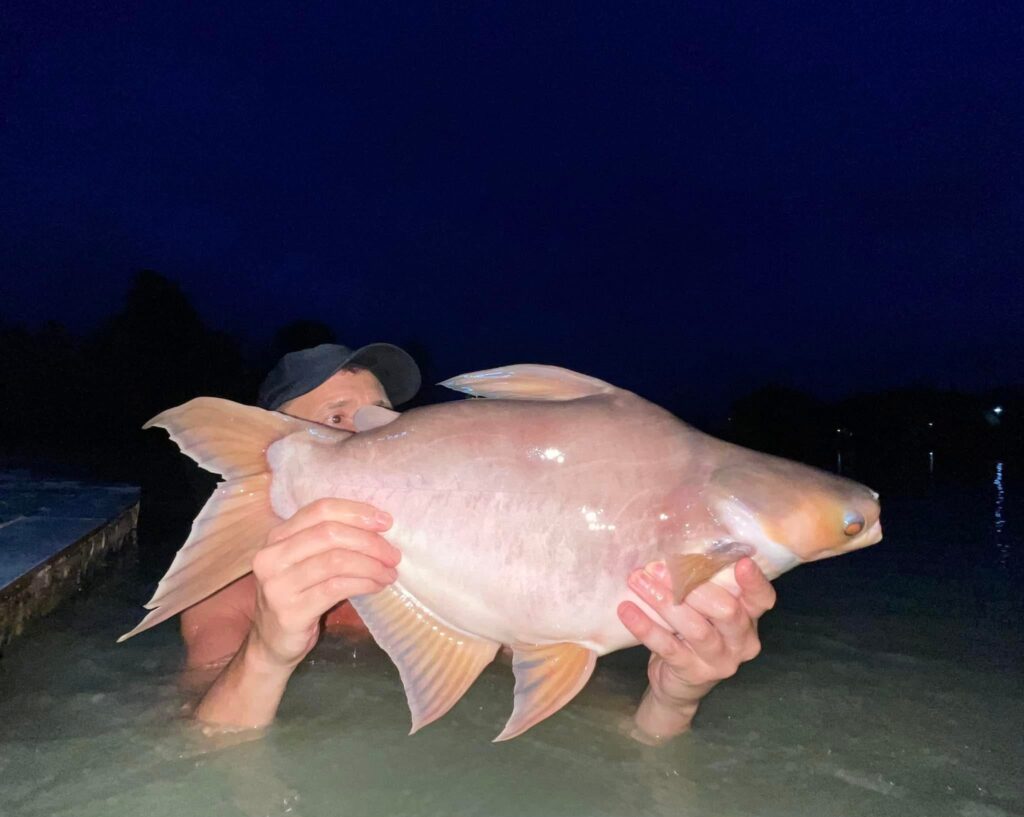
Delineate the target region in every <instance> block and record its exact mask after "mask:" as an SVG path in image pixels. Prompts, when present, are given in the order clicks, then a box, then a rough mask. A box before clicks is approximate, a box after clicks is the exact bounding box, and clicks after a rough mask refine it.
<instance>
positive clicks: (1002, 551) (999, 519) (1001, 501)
mask: <svg viewBox="0 0 1024 817" xmlns="http://www.w3.org/2000/svg"><path fill="white" fill-rule="evenodd" d="M992 485H993V486H995V489H996V507H995V512H994V514H993V517H994V522H995V529H996V550H997V551H999V556H998V559H999V566H1000V567H1004V568H1005V567H1007V566H1008V564H1009V561H1010V546H1009V544H1007V542H1006V541H1005V539H1003V528H1005V527H1006V518H1005V516H1004V515H1003V514H1004V508H1005V507H1006V490H1005V489H1004V487H1003V464H1002V463H1001V462H997V463H996V478H995V479H994V480H992Z"/></svg>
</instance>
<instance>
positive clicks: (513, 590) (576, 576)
mask: <svg viewBox="0 0 1024 817" xmlns="http://www.w3.org/2000/svg"><path fill="white" fill-rule="evenodd" d="M444 385H446V386H448V387H450V388H453V389H457V390H459V391H463V392H465V393H467V394H470V395H473V396H476V397H484V398H489V399H484V400H464V401H458V402H453V403H443V404H439V405H434V406H427V407H423V408H417V409H413V410H411V411H408V412H405V413H403V414H401V415H399V414H397V413H395V412H390V411H388V410H387V409H381V408H378V407H367V408H366V409H363V410H361V411H360V412H359V413H358V414H357V416H356V423H357V428H359V429H360V431H359V432H358V433H355V434H352V433H349V432H344V431H339V430H337V429H332V428H328V427H325V426H321V425H317V424H315V423H310V422H306V421H303V420H298V419H296V418H293V417H289V416H287V415H283V414H278V413H274V412H267V411H263V410H261V409H257V408H252V407H249V406H241V405H238V404H236V403H231V402H229V401H226V400H219V399H215V398H197V399H195V400H192V401H191V402H189V403H186V404H184V405H182V406H179V407H177V408H174V409H170V410H168V411H165V412H164V413H162V414H160V415H159V416H158V417H156V418H154V419H153V420H152V421H150V423H149V424H148V425H155V426H159V427H161V428H165V429H167V430H168V431H169V432H170V435H171V438H172V439H173V440H174V441H175V442H177V443H178V445H179V446H180V447H181V449H182V451H184V453H186V454H188V455H189V456H191V457H192V458H193V459H195V460H196V461H197V462H198V463H199V464H200V465H202V466H203V467H204V468H207V469H208V470H211V471H214V472H217V473H219V474H222V475H223V476H224V477H225V481H224V482H222V483H221V484H220V485H219V486H218V488H217V490H216V491H215V493H214V494H213V496H212V497H211V498H210V500H209V501H208V502H207V504H206V506H205V507H204V508H203V511H202V513H200V515H199V517H198V518H197V519H196V521H195V523H194V525H193V528H192V533H191V535H190V536H189V538H188V541H187V542H186V543H185V545H184V546H183V547H182V549H181V550H180V551H179V553H178V555H177V557H176V558H175V560H174V563H173V564H172V565H171V568H170V570H169V571H168V573H167V575H166V576H164V578H163V580H162V581H161V582H160V584H159V586H158V587H157V590H156V594H155V595H154V596H153V598H152V600H151V601H150V602H149V604H147V605H146V606H147V608H148V609H150V610H151V612H150V613H149V614H148V615H147V616H146V617H145V619H144V620H143V621H142V622H141V623H140V624H139V626H138V627H136V628H135V629H134V630H132V632H130V633H128V634H127V635H125V636H123V637H122V638H127V637H129V636H131V635H134V634H135V633H138V632H140V631H141V630H144V629H146V628H148V627H151V626H153V625H154V624H156V623H158V622H160V621H163V620H164V619H167V618H169V617H170V616H172V615H174V614H176V613H179V612H181V611H182V610H184V609H185V608H187V607H189V606H191V605H192V604H195V603H196V602H198V601H200V600H201V599H203V598H205V597H206V596H208V595H210V594H211V593H213V592H215V591H217V590H219V589H220V588H221V587H224V586H225V585H226V584H228V583H229V582H231V581H233V580H234V579H237V578H239V577H240V576H243V575H244V574H246V573H247V572H249V571H250V569H251V565H252V558H253V555H254V553H255V551H256V550H257V549H258V548H259V546H260V544H261V543H262V542H263V541H264V538H265V535H266V532H267V530H268V529H269V528H270V527H271V526H273V525H275V524H277V523H278V521H279V520H281V519H287V518H288V517H290V516H291V515H292V514H293V513H295V511H296V510H297V509H298V508H300V507H302V506H303V505H306V504H308V503H310V502H312V501H314V500H316V499H320V498H323V497H344V498H349V499H356V500H361V501H364V502H369V503H372V504H373V505H376V506H378V507H380V508H383V509H385V510H387V511H388V512H390V513H391V515H392V516H393V518H394V525H393V527H392V528H391V530H390V531H389V532H388V534H387V536H388V538H389V540H390V541H392V542H393V543H394V544H395V545H396V546H397V547H399V548H400V549H401V551H402V561H401V564H400V565H399V566H398V581H397V582H395V584H394V585H393V586H391V587H390V588H388V589H387V590H384V591H381V592H380V593H377V594H374V595H370V596H361V597H358V598H355V599H353V604H354V606H355V608H356V610H357V611H358V612H359V614H360V615H361V616H362V618H363V620H364V621H365V622H366V624H367V626H368V627H369V629H370V632H371V633H372V634H373V636H374V638H375V639H376V640H377V642H378V643H379V644H380V646H381V647H382V648H383V649H384V650H385V651H386V652H387V653H388V655H389V656H390V657H391V659H392V660H393V661H394V663H395V664H396V665H397V666H398V670H399V673H400V675H401V678H402V682H403V684H404V686H405V691H406V696H407V699H408V702H409V708H410V710H411V712H412V731H414V732H415V731H416V730H417V729H419V728H421V727H423V726H425V725H426V724H428V723H430V722H432V721H434V720H436V719H437V718H439V717H441V716H442V715H444V713H445V712H447V711H448V710H449V709H450V708H451V707H452V706H453V705H454V704H455V703H456V702H457V701H458V700H459V698H460V697H461V696H462V695H463V693H464V692H465V691H466V690H467V689H468V688H469V686H470V685H471V684H472V683H473V681H474V680H475V679H476V677H477V676H478V675H479V674H480V672H481V671H482V670H483V668H484V667H485V666H486V665H487V664H488V663H490V662H491V660H492V659H493V658H494V656H495V654H496V652H497V651H498V649H499V647H501V645H503V644H507V645H510V646H511V648H512V650H513V662H512V666H513V671H514V673H515V702H514V708H513V712H512V716H511V718H510V719H509V721H508V723H507V724H506V726H505V728H504V730H503V731H502V732H501V734H500V735H499V736H498V738H497V739H498V740H505V739H508V738H511V737H515V736H516V735H518V734H520V733H522V732H523V731H524V730H526V729H528V728H530V727H531V726H533V725H534V724H536V723H537V722H539V721H540V720H542V719H544V718H546V717H548V716H549V715H551V714H553V713H554V712H557V711H558V710H559V709H560V708H561V707H563V706H564V705H565V704H566V703H568V702H569V701H570V700H571V699H572V698H573V696H575V695H576V694H577V693H578V692H579V691H580V690H581V689H582V688H583V686H584V685H585V684H586V682H587V680H588V679H589V677H590V675H591V673H592V672H593V669H594V663H595V661H596V659H597V657H598V656H600V655H604V654H606V653H609V652H612V651H614V650H619V649H622V648H623V647H629V646H632V645H634V644H636V640H635V639H634V638H633V636H632V635H631V634H630V633H629V631H628V630H626V629H625V628H624V627H623V625H622V624H621V622H620V621H619V619H618V616H617V614H616V608H617V606H618V604H619V603H620V602H621V601H623V600H625V599H627V598H628V599H630V600H632V601H633V602H634V603H636V604H638V605H640V606H641V608H643V609H645V610H646V611H647V612H648V613H649V614H651V615H652V616H654V617H655V618H656V619H657V615H656V614H655V613H654V611H653V610H651V609H650V608H649V607H647V606H646V605H644V603H643V601H642V600H640V599H639V598H637V597H636V596H635V595H634V594H633V593H632V592H631V591H630V590H629V589H628V587H627V585H626V577H627V575H628V574H629V573H630V571H632V570H633V569H634V568H637V567H644V566H646V565H649V564H651V563H653V562H664V563H665V564H666V565H667V567H668V569H669V572H670V574H671V576H672V582H673V591H674V594H675V596H676V599H677V600H679V599H682V597H683V596H685V595H686V594H687V593H688V592H689V591H690V590H691V589H693V588H694V587H695V586H697V585H698V584H700V583H702V582H704V581H707V580H708V579H710V578H712V577H715V580H716V581H718V582H720V583H722V584H723V585H725V586H728V585H729V584H730V583H731V570H728V569H727V568H729V567H730V566H731V565H732V564H733V563H734V562H736V561H737V560H738V559H740V558H741V557H742V556H744V555H747V554H749V555H751V556H752V557H753V559H754V560H755V561H756V562H757V563H758V565H760V567H761V569H762V570H763V571H764V572H765V574H767V575H768V577H769V578H774V577H775V576H778V575H779V574H781V573H783V572H784V571H786V570H789V569H790V568H793V567H795V566H797V565H798V564H801V563H802V562H807V561H812V560H815V559H822V558H825V557H827V556H835V555H838V554H841V553H845V552H847V551H851V550H855V549H857V548H860V547H864V546H866V545H871V544H874V543H875V542H877V541H879V539H881V525H880V522H879V506H878V502H877V498H878V495H877V494H875V493H874V492H873V491H871V490H869V489H868V488H866V487H864V486H862V485H859V484H857V483H854V482H851V481H849V480H846V479H842V478H840V477H836V476H832V475H830V474H827V473H824V472H822V471H818V470H816V469H813V468H809V467H807V466H804V465H800V464H797V463H794V462H789V461H787V460H783V459H779V458H777V457H772V456H768V455H766V454H760V453H756V452H753V451H749V450H746V449H744V448H740V447H738V446H735V445H731V444H729V443H725V442H722V441H720V440H716V439H714V438H713V437H709V436H707V435H706V434H702V433H701V432H699V431H697V430H696V429H693V428H691V427H689V426H687V425H686V424H684V423H682V422H681V421H679V420H678V419H676V418H675V417H674V416H672V415H671V414H669V413H668V412H666V411H664V410H663V409H661V408H659V407H658V406H655V405H653V404H652V403H649V402H647V401H646V400H644V399H642V398H641V397H638V396H637V395H635V394H632V393H631V392H628V391H624V390H622V389H618V388H616V387H614V386H611V385H609V384H608V383H604V382H602V381H600V380H596V379H594V378H591V377H587V376H586V375H582V374H578V373H576V372H572V371H568V370H566V369H560V368H556V367H553V366H540V365H518V366H509V367H506V368H501V369H491V370H488V371H482V372H475V373H472V374H466V375H461V376H459V377H455V378H452V379H451V380H448V381H446V382H445V384H444ZM716 574H718V575H717V576H716ZM733 587H735V585H733Z"/></svg>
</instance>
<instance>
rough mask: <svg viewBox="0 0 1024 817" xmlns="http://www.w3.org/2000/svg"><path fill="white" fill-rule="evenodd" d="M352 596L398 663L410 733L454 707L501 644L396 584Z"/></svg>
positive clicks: (363, 616) (391, 656) (376, 634)
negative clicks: (441, 615)
mask: <svg viewBox="0 0 1024 817" xmlns="http://www.w3.org/2000/svg"><path fill="white" fill-rule="evenodd" d="M351 601H352V606H353V607H355V609H356V612H357V613H359V617H360V618H361V619H362V620H363V621H364V622H365V623H366V626H367V628H369V630H370V634H371V635H372V636H373V637H374V639H375V640H376V642H377V643H378V644H379V645H380V646H381V649H383V650H384V652H386V653H387V654H388V656H389V657H390V658H391V660H392V661H394V662H395V666H397V667H398V674H399V675H400V676H401V678H402V685H403V686H404V687H405V697H406V700H407V701H408V702H409V711H410V713H411V714H412V729H411V730H410V731H409V734H410V735H411V734H413V733H414V732H416V731H418V730H419V729H422V728H423V727H424V726H426V725H427V724H428V723H431V722H433V721H436V720H437V719H438V718H440V717H441V716H442V715H444V713H445V712H447V711H448V710H449V709H451V708H452V707H453V706H455V704H456V703H458V700H459V698H461V697H462V696H463V694H464V693H465V692H466V690H467V689H469V687H470V685H471V684H472V683H473V681H475V680H476V678H477V676H478V675H479V674H480V673H481V672H482V671H483V669H484V667H486V666H487V665H488V664H490V663H491V661H493V660H494V656H495V654H496V653H497V652H498V647H499V646H500V645H499V644H498V643H497V642H496V641H488V640H486V639H483V638H479V637H478V636H473V635H468V634H467V633H463V632H461V631H458V630H456V629H454V628H453V627H450V626H448V625H447V624H444V623H442V622H441V621H439V620H438V619H437V618H436V617H435V616H434V615H433V614H431V613H430V611H428V610H427V609H426V608H425V607H424V606H423V605H421V604H420V603H419V602H418V601H417V600H416V599H415V598H413V597H412V596H411V595H410V594H409V593H407V592H405V591H404V590H402V589H401V588H399V587H396V586H395V585H391V586H390V587H388V588H386V589H384V590H381V591H380V592H379V593H374V594H373V595H369V596H357V597H356V598H353V599H351Z"/></svg>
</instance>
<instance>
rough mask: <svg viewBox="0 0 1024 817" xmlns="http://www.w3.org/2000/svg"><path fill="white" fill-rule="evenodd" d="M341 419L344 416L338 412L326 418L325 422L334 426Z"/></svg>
mask: <svg viewBox="0 0 1024 817" xmlns="http://www.w3.org/2000/svg"><path fill="white" fill-rule="evenodd" d="M343 419H344V417H343V416H342V415H340V414H332V415H331V416H330V417H328V418H327V422H328V423H330V424H331V425H334V426H336V425H338V424H339V423H340V422H341V421H342V420H343Z"/></svg>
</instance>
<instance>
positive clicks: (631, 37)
mask: <svg viewBox="0 0 1024 817" xmlns="http://www.w3.org/2000/svg"><path fill="white" fill-rule="evenodd" d="M119 5H120V4H115V3H51V2H40V0H32V2H27V3H24V2H14V3H12V2H10V1H8V2H6V3H4V4H3V9H2V11H0V117H2V118H0V322H5V323H8V324H11V323H16V324H24V325H27V326H38V325H39V324H40V323H41V322H43V321H46V320H51V319H53V320H59V321H62V322H64V323H66V324H67V325H68V326H69V327H71V328H72V329H73V330H75V331H79V332H84V331H88V330H90V329H91V328H94V327H95V326H97V325H98V324H99V323H100V322H101V321H102V320H103V318H104V317H106V316H108V315H110V314H111V313H113V312H115V311H116V310H117V309H119V308H121V306H122V304H123V302H124V296H125V293H126V291H127V289H128V287H129V285H130V281H131V278H132V276H133V275H134V273H135V272H136V271H138V270H140V269H143V268H149V269H154V270H157V271H159V272H160V273H162V274H164V275H166V276H167V277H169V278H171V279H173V280H175V281H177V282H179V283H180V284H181V286H182V288H183V289H184V291H185V292H186V293H187V294H188V295H189V297H190V298H191V300H192V302H193V303H194V304H195V305H196V307H197V308H198V309H199V311H200V313H201V315H202V316H203V318H204V319H205V320H206V321H207V322H208V323H209V324H210V325H212V326H214V327H216V328H223V329H227V330H230V331H232V332H234V333H237V334H238V335H239V336H240V337H242V338H243V339H244V340H245V342H246V343H247V344H248V346H249V347H250V348H257V347H259V346H260V345H261V344H262V345H265V344H266V343H267V342H268V341H269V339H270V337H271V336H272V334H273V332H274V330H275V329H277V328H278V327H279V326H281V325H282V324H284V323H286V322H288V321H290V320H293V319H296V318H313V319H319V320H323V321H325V322H327V323H328V324H330V325H331V326H332V327H334V328H335V330H336V332H337V333H338V336H339V339H340V340H343V341H345V342H347V343H350V344H362V343H365V342H369V341H374V340H391V341H394V342H398V343H413V344H417V345H418V347H420V348H422V349H425V350H426V351H427V354H428V355H429V360H428V361H427V363H428V365H429V367H430V372H431V373H432V374H434V375H436V377H437V378H438V379H440V378H441V377H445V376H448V375H452V374H455V373H456V372H459V371H464V370H469V369H477V368H485V367H489V366H495V365H499V364H504V363H511V362H521V361H523V362H525V361H536V362H548V363H555V364H559V365H565V366H569V367H571V368H577V369H581V370H584V371H587V372H588V373H591V374H594V375H596V376H599V377H602V378H604V379H607V380H611V381H613V382H615V383H618V384H620V385H623V386H626V387H629V388H633V389H635V390H638V391H640V392H642V393H644V394H645V395H647V396H650V397H653V398H655V399H658V400H661V401H670V402H674V403H677V404H678V403H680V402H681V403H686V404H689V405H693V406H699V405H704V406H711V405H716V404H720V403H724V402H725V401H727V400H728V399H729V398H731V397H735V396H739V395H740V394H743V393H745V392H748V391H750V390H752V389H753V388H755V387H757V386H759V385H762V384H764V383H766V382H769V381H775V382H781V383H783V384H786V385H789V386H793V387H797V388H802V389H807V390H809V391H811V392H813V393H814V394H816V395H819V396H821V397H825V398H832V397H838V396H842V395H846V394H850V393H853V392H863V391H871V390H874V389H879V388H888V387H893V386H901V385H910V384H914V383H925V384H930V385H935V386H940V387H947V386H956V387H963V388H987V387H990V386H995V385H1000V384H1005V383H1020V382H1024V338H1022V332H1021V326H1022V325H1024V284H1022V280H1021V279H1022V273H1024V259H1022V252H1021V250H1022V247H1024V238H1022V236H1024V12H1022V9H1024V4H1021V3H996V2H992V3H988V2H985V3H977V2H960V3H955V2H945V3H921V2H909V3H891V2H885V3H877V4H861V3H858V4H849V3H843V4H838V3H822V2H808V3H786V4H777V3H753V2H752V3H744V4H738V5H729V7H728V8H726V7H725V4H722V7H719V4H715V3H699V4H690V3H678V2H672V3H663V4H662V3H641V4H633V3H597V2H594V3H579V4H575V5H565V4H548V3H544V4H537V5H534V4H521V3H504V4H497V3H488V4H483V3H478V4H465V3H458V4H442V5H436V4H427V3H418V4H405V3H402V4H398V3H328V4H323V5H316V4H301V5H302V8H301V9H300V8H299V5H300V4H281V5H279V6H275V5H269V4H264V3H258V2H245V3H234V4H231V3H227V4H219V5H220V8H217V9H214V8H212V5H211V6H210V7H207V4H195V5H194V7H192V8H190V9H186V8H185V7H184V4H182V6H180V7H178V6H175V5H164V4H155V3H146V4H125V5H124V6H123V7H121V8H118V6H119Z"/></svg>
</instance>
